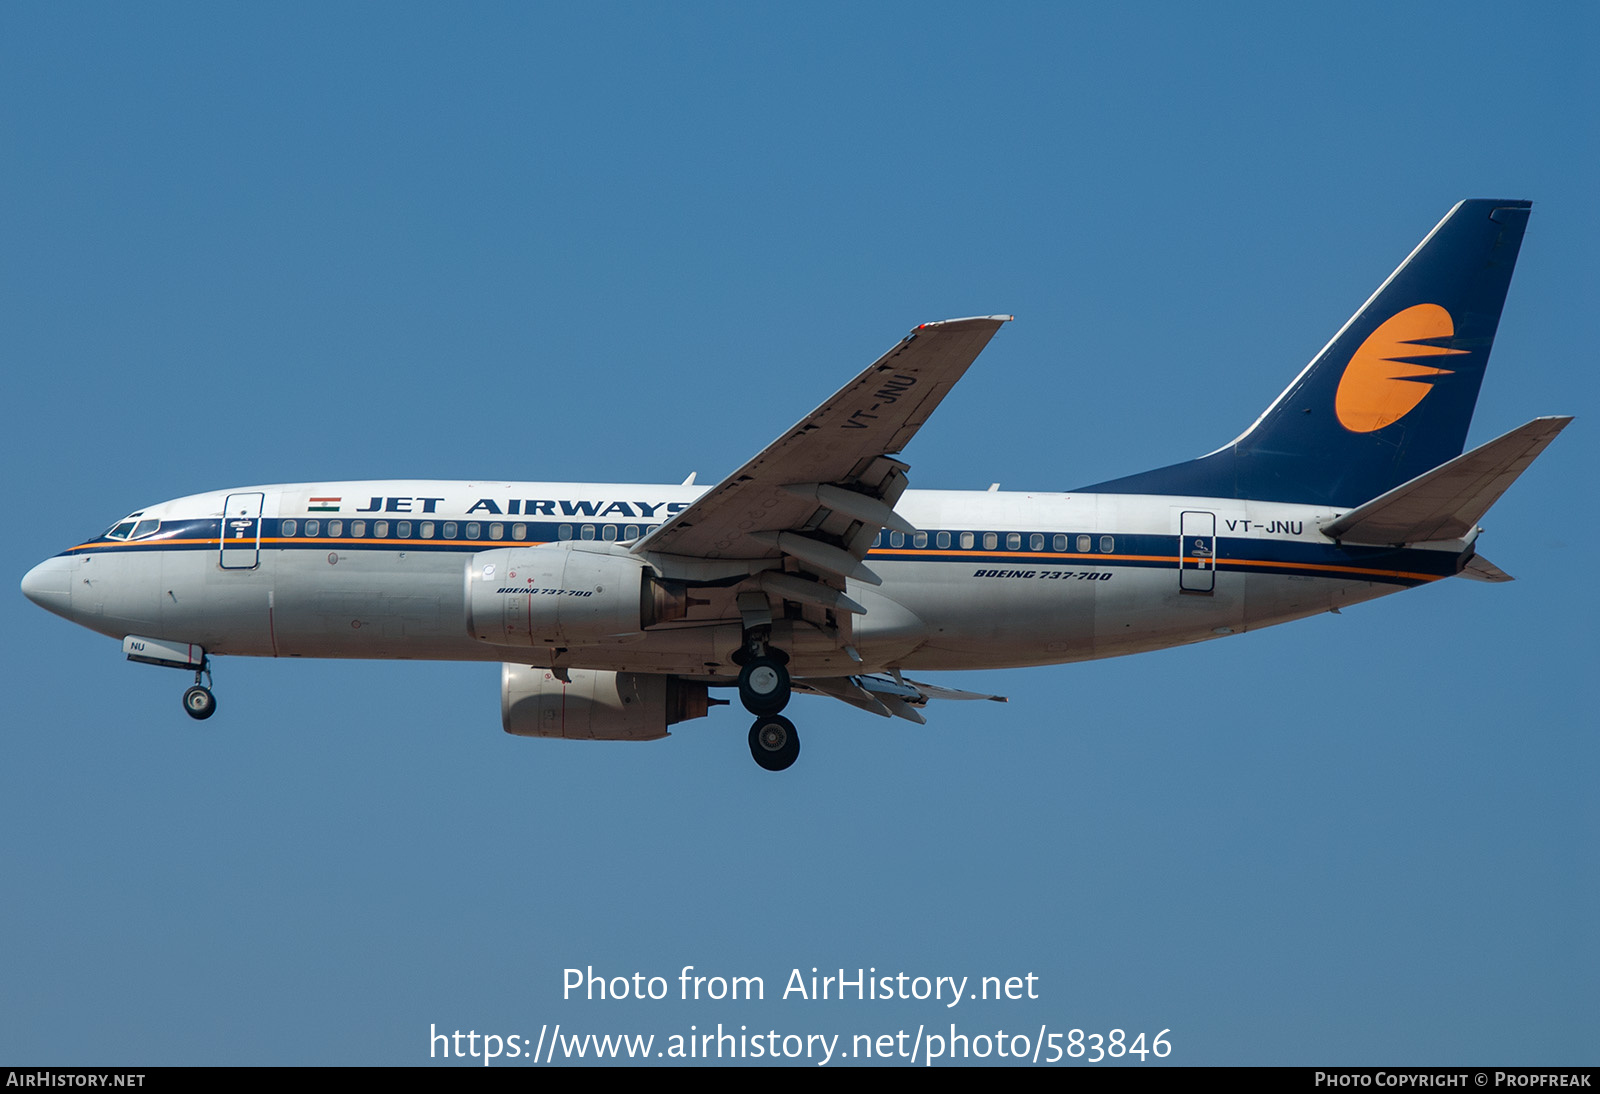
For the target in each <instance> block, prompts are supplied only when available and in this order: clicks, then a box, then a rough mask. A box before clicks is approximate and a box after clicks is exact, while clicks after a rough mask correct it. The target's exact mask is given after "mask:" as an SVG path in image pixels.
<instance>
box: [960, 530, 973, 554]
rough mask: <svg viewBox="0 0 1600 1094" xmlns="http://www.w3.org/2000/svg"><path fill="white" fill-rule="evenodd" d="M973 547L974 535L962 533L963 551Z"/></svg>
mask: <svg viewBox="0 0 1600 1094" xmlns="http://www.w3.org/2000/svg"><path fill="white" fill-rule="evenodd" d="M971 546H972V533H971V532H962V533H961V548H962V550H966V549H967V548H969V547H971Z"/></svg>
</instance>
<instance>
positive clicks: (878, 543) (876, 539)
mask: <svg viewBox="0 0 1600 1094" xmlns="http://www.w3.org/2000/svg"><path fill="white" fill-rule="evenodd" d="M872 545H873V546H874V547H882V546H883V533H882V532H879V533H878V534H877V535H875V536H873V537H872Z"/></svg>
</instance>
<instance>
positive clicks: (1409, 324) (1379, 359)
mask: <svg viewBox="0 0 1600 1094" xmlns="http://www.w3.org/2000/svg"><path fill="white" fill-rule="evenodd" d="M1455 332H1456V328H1455V322H1454V321H1453V320H1452V319H1451V318H1450V313H1449V312H1447V311H1445V310H1444V309H1443V308H1441V307H1440V306H1439V305H1437V304H1417V305H1416V306H1414V307H1410V308H1407V309H1406V310H1405V311H1402V312H1397V313H1396V314H1394V315H1392V316H1390V317H1389V319H1388V320H1386V321H1385V322H1384V323H1383V325H1382V326H1380V327H1379V328H1378V329H1377V330H1375V331H1373V332H1372V333H1371V334H1369V335H1368V336H1367V340H1366V341H1365V342H1362V343H1361V348H1359V349H1357V350H1356V351H1355V353H1354V354H1352V355H1351V357H1350V363H1349V364H1348V365H1346V366H1345V368H1344V375H1343V376H1342V377H1340V379H1339V391H1338V393H1337V394H1335V395H1334V397H1333V409H1334V412H1335V413H1336V414H1338V416H1339V424H1340V425H1342V426H1344V427H1345V428H1346V429H1348V430H1350V431H1351V432H1352V433H1372V432H1375V431H1376V430H1379V429H1382V428H1383V427H1384V426H1386V425H1392V424H1394V423H1395V422H1398V421H1399V420H1400V419H1401V418H1404V417H1405V416H1406V415H1407V414H1410V413H1411V412H1412V411H1413V410H1415V409H1416V407H1417V404H1418V403H1420V402H1422V400H1423V399H1425V398H1427V397H1428V392H1430V391H1432V390H1433V385H1432V384H1431V383H1428V382H1427V380H1428V378H1429V377H1432V376H1448V375H1449V374H1450V372H1451V371H1452V370H1451V369H1447V368H1430V367H1429V366H1427V365H1418V364H1413V363H1412V362H1413V360H1414V359H1415V358H1418V357H1440V356H1445V355H1454V354H1458V353H1466V352H1468V351H1467V350H1464V349H1447V348H1446V347H1444V346H1433V345H1428V343H1429V342H1431V341H1437V340H1438V339H1441V338H1449V337H1451V336H1452V335H1454V334H1455Z"/></svg>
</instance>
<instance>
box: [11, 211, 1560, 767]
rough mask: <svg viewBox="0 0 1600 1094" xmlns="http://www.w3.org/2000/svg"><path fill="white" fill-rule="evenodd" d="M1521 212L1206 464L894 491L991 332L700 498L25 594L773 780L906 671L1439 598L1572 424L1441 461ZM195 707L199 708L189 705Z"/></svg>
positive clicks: (799, 434) (180, 531)
mask: <svg viewBox="0 0 1600 1094" xmlns="http://www.w3.org/2000/svg"><path fill="white" fill-rule="evenodd" d="M1531 207H1532V206H1531V203H1530V202H1527V201H1498V200H1468V201H1463V202H1460V203H1459V204H1457V205H1456V206H1455V207H1454V208H1453V209H1451V210H1450V212H1449V213H1448V214H1446V216H1445V217H1444V219H1443V220H1441V221H1440V222H1439V223H1438V225H1437V226H1436V227H1435V228H1434V229H1433V230H1432V231H1431V232H1429V233H1428V235H1427V236H1426V238H1424V239H1423V241H1422V242H1421V243H1420V244H1418V246H1417V247H1416V249H1415V250H1413V251H1412V252H1411V254H1410V255H1409V256H1408V257H1407V258H1406V259H1405V261H1404V262H1402V263H1401V264H1400V266H1399V267H1398V268H1397V269H1396V270H1395V271H1394V273H1392V274H1391V275H1390V276H1389V277H1388V279H1387V280H1385V281H1384V282H1383V283H1382V284H1381V285H1380V286H1379V287H1378V289H1377V291H1376V292H1374V293H1373V294H1372V296H1371V297H1370V298H1369V299H1368V300H1367V301H1366V303H1364V304H1363V305H1362V306H1361V307H1360V308H1359V309H1357V311H1356V313H1355V314H1354V315H1353V316H1352V317H1351V318H1350V320H1349V321H1348V322H1346V323H1345V324H1344V326H1343V327H1341V328H1340V329H1339V330H1338V332H1337V333H1335V334H1334V336H1333V337H1332V338H1331V339H1330V340H1329V341H1328V343H1327V345H1325V346H1324V347H1323V348H1322V350H1321V351H1320V352H1318V353H1317V354H1316V356H1315V357H1314V358H1312V360H1311V362H1310V364H1308V365H1307V366H1306V367H1305V368H1304V369H1303V370H1302V371H1301V372H1300V373H1299V375H1298V376H1296V377H1295V379H1294V381H1293V382H1292V383H1290V384H1289V386H1288V387H1287V388H1286V389H1285V390H1284V391H1283V393H1282V394H1280V395H1279V396H1278V397H1277V398H1276V399H1275V400H1273V402H1272V403H1271V404H1270V405H1269V406H1268V407H1267V409H1266V410H1265V411H1263V412H1262V414H1261V415H1260V417H1258V418H1257V419H1256V420H1255V422H1254V423H1253V424H1251V425H1250V426H1249V428H1247V429H1246V430H1245V431H1244V432H1243V433H1241V434H1240V435H1239V436H1238V437H1237V438H1235V439H1234V440H1232V441H1230V442H1228V443H1227V444H1225V445H1223V446H1222V447H1221V448H1218V449H1216V450H1215V451H1213V452H1210V453H1208V454H1206V455H1203V456H1200V457H1198V458H1195V459H1191V460H1187V461H1184V462H1181V463H1176V464H1172V465H1170V466H1166V467H1161V468H1157V469H1155V470H1151V471H1145V472H1142V473H1139V474H1135V475H1130V476H1127V477H1124V478H1118V479H1112V480H1109V481H1106V482H1099V483H1094V484H1091V485H1087V486H1082V487H1078V488H1077V489H1073V490H1069V491H1066V492H1064V493H1033V492H1028V493H1018V492H1000V491H998V490H997V489H994V488H991V489H990V490H989V491H986V492H971V491H942V490H910V489H908V485H909V484H908V472H909V470H910V467H909V465H908V464H907V463H905V462H904V461H903V460H902V459H900V454H901V453H902V451H903V450H904V449H905V447H906V445H907V444H908V442H910V440H911V439H912V437H913V436H915V435H916V433H917V431H918V430H919V429H921V428H922V426H923V425H924V423H925V422H926V421H927V420H928V417H929V415H930V414H932V412H933V411H934V409H935V408H936V407H937V406H938V405H939V403H940V401H941V400H942V399H943V398H944V397H945V395H946V394H948V392H949V391H950V389H951V388H952V387H953V386H954V385H955V383H956V382H957V381H958V380H960V379H961V377H962V375H963V374H964V373H965V372H966V370H967V368H968V367H969V366H970V365H971V364H972V363H973V361H974V360H975V359H976V358H977V356H978V354H979V353H980V352H981V351H982V350H983V348H984V347H985V345H987V344H988V342H989V340H990V339H991V338H992V337H993V336H994V335H995V333H996V332H997V331H998V330H999V329H1000V327H1001V326H1002V325H1003V324H1004V323H1005V322H1006V321H1007V320H1009V319H1010V318H1011V317H1010V316H1004V315H993V316H984V317H976V318H968V319H953V320H947V321H944V322H936V323H925V324H923V325H921V326H919V327H917V328H916V329H914V330H913V331H911V333H910V334H909V335H908V336H907V337H906V338H905V339H903V340H902V341H901V342H900V343H898V344H897V345H896V346H895V347H894V348H893V349H891V350H890V351H889V352H888V353H886V354H884V355H883V356H882V357H881V358H879V359H878V360H877V361H875V362H874V363H873V364H872V365H870V366H869V367H868V368H867V369H866V370H865V371H863V372H862V373H861V374H860V375H858V376H857V377H856V378H855V379H853V380H851V381H850V382H849V383H847V384H845V385H844V386H843V387H842V388H840V389H839V390H838V391H837V392H835V393H834V394H833V395H831V396H830V397H829V398H827V399H826V400H824V401H823V403H822V404H821V405H820V406H818V407H817V408H816V409H815V410H813V411H812V412H811V413H809V414H807V415H806V416H805V417H803V418H801V419H800V420H799V421H798V422H796V423H795V424H794V425H793V426H792V427H791V428H789V429H788V430H785V431H784V433H783V434H782V435H780V436H779V437H778V439H777V440H775V441H773V442H772V443H771V444H770V445H768V446H767V447H766V448H764V449H763V450H762V451H760V452H759V453H757V454H756V455H755V456H754V457H753V458H752V459H751V460H750V461H749V462H748V463H746V464H745V465H744V466H742V467H740V468H738V469H737V470H735V471H734V472H733V473H732V474H730V475H728V476H727V477H726V478H725V479H723V480H722V481H721V482H720V483H718V484H717V485H715V486H713V487H710V488H706V487H703V486H697V485H695V483H694V476H693V475H691V476H689V478H688V479H687V480H685V481H684V482H683V483H682V484H679V485H676V486H672V485H640V484H627V485H608V484H595V483H548V482H440V481H415V480H389V481H374V482H315V483H300V484H292V485H272V486H246V487H238V488H234V489H228V490H215V491H211V492H209V493H204V494H196V495H193V496H190V497H184V498H179V499H177V500H174V501H167V502H162V503H160V504H158V505H150V506H146V507H144V508H142V509H139V510H136V511H134V512H132V513H129V514H128V515H127V516H125V517H123V518H122V519H121V520H118V521H116V522H115V523H114V524H112V525H111V527H110V528H108V529H107V530H106V531H105V532H103V533H101V534H99V535H96V536H92V537H90V538H88V539H86V540H84V541H83V542H80V543H77V544H75V545H73V546H71V547H68V548H67V549H66V550H64V551H62V552H61V553H60V554H58V555H56V556H55V557H53V558H50V559H47V560H45V561H44V562H42V563H40V564H39V565H38V566H35V567H34V568H33V569H32V570H30V571H29V572H28V574H27V576H26V577H24V578H23V580H22V591H23V593H24V594H25V595H26V596H27V597H28V598H29V599H30V600H32V601H34V602H35V603H36V604H39V605H40V606H41V607H44V608H46V609H48V610H49V611H51V612H54V613H56V614H58V615H61V616H64V617H65V618H67V619H69V620H71V621H73V622H75V623H78V624H81V625H82V626H85V627H88V628H90V629H91V630H94V631H98V632H100V633H102V634H105V635H109V636H110V637H113V638H116V639H119V640H120V641H121V642H122V648H123V652H124V653H125V654H126V655H127V657H128V658H129V659H130V660H133V661H138V662H143V663H148V664H154V665H162V666H168V667H173V668H178V669H182V670H185V671H192V672H193V673H194V684H193V686H191V687H189V688H188V690H187V691H186V692H185V693H184V696H183V707H184V709H185V710H186V711H187V712H188V713H189V714H190V715H191V716H192V717H194V718H197V719H204V718H209V717H210V716H211V715H212V714H213V713H214V712H215V711H216V705H217V704H216V699H215V696H214V695H213V693H212V690H211V688H210V687H209V686H207V685H209V684H210V683H211V665H212V658H213V657H216V656H223V655H240V656H257V657H352V658H409V659H416V658H428V659H444V660H484V661H499V662H501V663H502V670H501V718H502V724H503V726H504V728H505V730H506V732H508V733H512V734H516V735H519V736H527V737H554V738H568V739H582V740H630V741H642V740H656V739H660V738H663V737H666V736H668V735H669V728H668V727H670V726H673V725H676V724H678V723H680V722H683V721H687V720H690V719H694V718H699V717H703V716H705V715H706V714H707V713H708V711H709V710H710V708H711V707H713V706H723V705H728V703H727V701H725V700H721V699H716V698H713V697H712V695H711V693H712V691H713V690H721V689H727V688H733V689H736V691H737V695H738V698H739V701H740V703H741V704H742V705H743V706H744V708H745V710H746V711H747V712H748V713H749V714H751V715H753V716H754V718H755V720H754V723H753V724H752V725H751V726H750V729H749V733H748V744H749V747H750V752H751V755H752V756H753V757H754V759H755V760H756V762H757V763H758V764H759V765H760V766H761V767H763V768H765V769H767V770H770V771H781V770H784V769H786V768H788V767H789V766H791V765H792V764H793V763H794V762H795V759H796V757H797V756H798V755H799V751H800V737H799V734H798V732H797V731H796V728H795V726H794V723H793V722H791V721H790V720H789V719H787V718H785V717H784V716H783V714H782V711H784V710H785V709H786V708H787V707H788V704H789V702H790V699H791V696H792V695H793V694H794V693H795V692H804V693H808V694H815V695H822V696H827V697H830V698H833V699H837V700H840V701H842V702H845V703H848V704H850V705H852V706H855V707H858V708H861V709H863V710H867V711H871V712H873V713H875V714H878V715H882V716H885V717H889V716H893V717H898V718H903V719H906V720H909V721H911V722H915V723H923V722H924V721H925V718H924V715H923V711H924V710H925V709H926V707H927V705H928V704H929V702H930V701H932V700H936V699H941V700H959V699H965V700H974V699H978V700H981V699H995V700H999V701H1004V700H1003V699H1000V697H999V696H990V695H981V694H978V693H974V692H969V691H962V690H957V689H953V688H946V687H940V686H937V685H934V684H930V683H925V682H923V681H921V680H919V679H914V678H913V677H912V676H910V675H907V674H909V673H923V672H936V671H939V670H953V669H973V668H1002V667H1007V668H1009V667H1019V666H1028V665H1047V664H1059V663H1065V662H1073V661H1082V660H1089V659H1095V658H1102V657H1114V656H1120V655H1125V654H1134V653H1141V652H1145V651H1149V650H1157V649H1163V648H1167V647H1171V646H1178V645H1183V644H1187V643H1192V642H1200V641H1205V640H1208V639H1212V638H1217V637H1220V636H1224V635H1233V634H1241V633H1244V632H1246V631H1251V630H1255V629H1258V628H1261V627H1266V626H1271V625H1273V624H1277V623H1284V622H1287V621H1289V620H1293V619H1300V618H1304V617H1306V616H1310V615H1314V614H1318V613H1322V612H1328V611H1334V612H1337V611H1339V610H1340V609H1342V608H1345V607H1347V606H1349V605H1352V604H1356V603H1359V602H1361V601H1364V600H1370V599H1373V598H1375V597H1378V596H1383V595H1386V594H1388V593H1392V592H1398V591H1400V590H1402V589H1409V588H1412V587H1414V586H1418V585H1426V584H1430V583H1432V582H1434V581H1438V580H1440V579H1442V578H1447V577H1452V576H1461V577H1466V578H1472V579H1476V580H1480V581H1488V582H1501V581H1508V580H1510V577H1509V576H1508V575H1507V574H1506V573H1505V572H1504V571H1502V570H1500V569H1499V568H1498V567H1496V566H1495V565H1494V564H1493V563H1491V562H1489V561H1488V560H1487V559H1485V558H1484V557H1483V556H1482V555H1480V554H1478V552H1477V540H1478V536H1479V533H1480V532H1481V530H1482V529H1481V528H1480V527H1479V526H1478V521H1479V519H1480V518H1481V517H1482V516H1483V515H1484V513H1485V512H1487V510H1488V509H1489V507H1490V506H1491V505H1492V504H1493V503H1494V502H1495V501H1496V500H1497V499H1498V498H1499V497H1500V495H1501V494H1502V493H1503V492H1504V491H1505V490H1506V488H1507V487H1509V486H1510V484H1511V483H1512V482H1513V481H1514V480H1515V479H1516V478H1517V477H1518V476H1519V475H1520V474H1521V473H1522V472H1523V471H1524V470H1526V469H1527V468H1528V466H1529V465H1530V464H1531V463H1532V462H1533V460H1534V459H1535V458H1536V457H1537V456H1538V455H1539V454H1540V453H1541V452H1542V451H1543V450H1544V449H1545V447H1546V446H1547V445H1548V444H1549V443H1550V442H1551V441H1552V440H1553V439H1554V438H1555V437H1556V435H1557V434H1558V433H1560V432H1561V430H1562V429H1564V428H1565V427H1566V426H1567V424H1568V423H1569V422H1570V421H1571V420H1572V419H1571V418H1570V417H1541V418H1536V419H1534V420H1533V421H1531V422H1528V423H1527V424H1526V425H1523V426H1520V427H1518V428H1516V429H1513V430H1511V431H1510V432H1509V433H1506V434H1504V435H1503V436H1500V437H1498V438H1496V439H1494V440H1492V441H1489V442H1488V443H1486V444H1483V445H1480V446H1479V447H1477V448H1474V449H1473V450H1472V451H1470V452H1466V453H1464V454H1463V451H1462V449H1463V447H1464V442H1465V438H1466V434H1467V428H1468V425H1469V424H1470V422H1471V418H1472V413H1473V409H1474V406H1475V404H1476V401H1477V397H1478V390H1479V386H1480V384H1481V382H1482V379H1483V373H1484V368H1485V366H1486V364H1487V363H1488V359H1489V352H1490V349H1491V347H1492V345H1493V342H1494V336H1495V331H1496V328H1497V327H1498V324H1499V320H1500V314H1501V309H1502V307H1503V305H1504V302H1505V297H1506V291H1507V288H1508V286H1509V284H1510V280H1511V274H1512V269H1513V267H1514V266H1515V264H1516V259H1517V253H1518V251H1519V249H1520V247H1521V243H1522V237H1523V232H1524V229H1525V228H1526V225H1527V220H1528V215H1529V212H1530V210H1531ZM202 681H204V683H202Z"/></svg>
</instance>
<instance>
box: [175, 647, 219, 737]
mask: <svg viewBox="0 0 1600 1094" xmlns="http://www.w3.org/2000/svg"><path fill="white" fill-rule="evenodd" d="M202 675H203V676H204V677H205V678H206V683H207V684H209V683H211V659H210V658H209V657H208V658H206V659H205V660H204V661H202V662H201V663H200V667H199V668H198V669H195V672H194V686H193V687H192V688H190V689H189V690H188V691H186V692H184V693H183V712H184V713H185V714H187V715H188V716H189V717H191V718H193V719H195V720H196V721H202V722H203V721H205V720H206V719H207V718H209V717H211V716H212V715H213V714H215V713H216V712H217V697H216V696H215V695H212V694H211V689H210V688H209V687H205V686H203V685H202V684H201V683H200V677H201V676H202Z"/></svg>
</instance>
